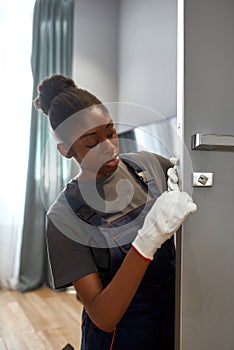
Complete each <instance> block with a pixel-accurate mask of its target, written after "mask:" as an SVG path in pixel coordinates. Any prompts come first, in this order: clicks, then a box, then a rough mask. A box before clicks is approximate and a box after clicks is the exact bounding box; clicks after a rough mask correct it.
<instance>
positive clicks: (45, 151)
mask: <svg viewBox="0 0 234 350" xmlns="http://www.w3.org/2000/svg"><path fill="white" fill-rule="evenodd" d="M73 13H74V0H37V1H36V2H35V6H34V16H33V42H32V54H31V66H32V73H33V99H34V98H35V97H36V95H37V85H38V84H39V82H40V81H41V80H42V79H43V78H44V77H46V76H49V75H51V74H54V73H59V74H63V75H65V76H71V74H72V54H73V52H72V51H73ZM69 175H70V163H68V162H67V161H65V160H64V159H62V157H61V156H60V155H59V154H58V152H57V149H56V144H55V141H54V140H53V138H52V135H51V130H50V127H49V121H48V118H46V117H45V116H44V115H42V113H41V112H40V111H37V110H35V109H34V107H33V106H32V111H31V129H30V146H29V161H28V174H27V186H26V188H27V190H26V198H25V209H24V225H23V240H22V247H21V259H20V274H19V283H18V287H17V289H18V290H20V291H22V292H25V291H28V290H32V289H35V288H37V287H40V286H41V285H43V284H46V285H48V286H51V276H50V271H49V268H48V259H47V253H46V244H45V214H46V211H47V209H48V208H49V206H50V204H51V203H52V202H53V200H54V199H55V198H56V196H57V194H58V193H59V192H60V190H61V189H62V188H63V186H64V184H65V183H66V181H67V179H68V178H69Z"/></svg>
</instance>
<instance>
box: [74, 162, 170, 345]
mask: <svg viewBox="0 0 234 350" xmlns="http://www.w3.org/2000/svg"><path fill="white" fill-rule="evenodd" d="M121 158H122V160H124V161H125V163H126V164H127V166H129V167H130V168H131V171H132V172H134V173H135V174H138V173H140V172H141V174H143V172H142V171H143V170H144V169H142V168H139V165H137V164H135V163H134V162H132V161H131V160H129V159H128V158H127V157H126V158H124V159H123V157H121ZM137 176H138V175H137ZM141 181H143V179H142V178H141ZM143 182H144V181H143ZM144 185H145V186H146V184H145V182H144ZM147 186H148V191H149V193H150V194H151V198H152V200H151V201H149V202H148V203H147V204H146V205H145V206H144V208H143V207H140V208H137V209H135V210H133V211H132V212H130V213H129V214H128V215H125V216H123V217H121V218H119V219H117V220H115V221H114V222H108V224H107V222H106V221H105V219H103V217H100V216H99V215H98V214H97V213H95V212H94V211H92V210H91V211H90V214H87V213H89V211H88V210H87V207H86V206H84V204H83V203H81V202H76V203H75V201H74V200H70V205H71V206H72V208H73V210H74V211H75V212H76V214H77V215H78V217H82V220H83V223H84V224H85V225H87V227H86V229H87V230H88V231H89V232H90V231H92V234H94V235H97V234H100V233H101V234H103V235H104V236H105V237H107V238H106V239H107V240H108V239H109V238H108V232H110V231H111V230H113V228H114V229H115V228H116V231H114V232H116V234H114V235H113V234H111V237H110V240H112V242H111V244H110V245H109V248H108V252H109V259H110V260H109V261H110V267H109V271H108V273H106V274H105V276H103V275H102V274H100V277H101V279H102V282H103V285H104V286H106V285H107V284H108V283H109V282H110V281H111V279H112V278H113V276H114V275H115V273H116V272H117V270H118V268H119V267H120V265H121V263H122V261H123V259H124V257H125V255H126V254H127V252H128V250H129V249H130V247H131V242H132V240H133V239H134V237H135V236H136V234H137V231H138V229H139V228H141V227H142V225H143V222H144V218H145V215H146V214H147V212H148V210H149V209H150V207H151V206H152V205H153V203H154V201H155V200H156V199H157V197H158V196H159V194H160V193H159V191H158V189H157V186H156V183H155V181H154V180H153V179H151V181H150V182H149V183H147ZM68 201H69V198H68ZM84 209H85V210H84ZM82 213H85V217H84V216H83V214H82ZM126 232H127V233H126ZM123 234H124V235H125V236H124V237H125V238H126V234H128V235H129V240H128V241H129V243H127V244H122V242H121V240H122V237H123ZM113 240H114V242H115V244H113ZM125 242H126V240H125ZM91 249H92V248H91ZM96 250H97V249H96ZM96 250H95V249H94V251H96ZM106 250H107V249H102V248H100V249H99V254H100V253H101V252H102V251H103V253H104V254H106ZM94 258H95V254H94ZM96 263H97V268H99V266H98V259H97V261H96ZM174 303H175V247H174V239H173V237H172V238H171V239H170V240H168V241H166V242H165V243H164V244H163V245H162V247H161V248H160V249H158V250H157V252H156V254H155V256H154V260H153V261H152V262H151V263H150V264H149V267H148V269H147V271H146V273H145V275H144V277H143V279H142V281H141V284H140V286H139V288H138V290H137V292H136V294H135V296H134V298H133V300H132V301H131V303H130V305H129V307H128V309H127V310H126V312H125V314H124V315H123V317H122V319H121V320H120V322H119V323H118V325H117V326H116V329H115V331H114V332H112V333H107V332H104V331H102V330H100V329H99V328H98V327H97V326H96V325H95V324H94V323H93V322H92V321H91V319H90V318H89V316H88V314H87V313H86V310H85V309H84V310H83V314H82V345H81V350H173V349H174Z"/></svg>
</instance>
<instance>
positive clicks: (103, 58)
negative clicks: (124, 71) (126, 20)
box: [73, 0, 119, 102]
mask: <svg viewBox="0 0 234 350" xmlns="http://www.w3.org/2000/svg"><path fill="white" fill-rule="evenodd" d="M74 21H75V24H74V64H73V78H74V79H75V81H76V83H77V84H78V85H79V87H81V88H85V89H87V90H89V91H90V92H92V93H94V94H96V95H97V97H98V98H100V99H101V100H102V101H103V102H109V101H117V99H118V24H119V1H116V0H76V2H75V16H74Z"/></svg>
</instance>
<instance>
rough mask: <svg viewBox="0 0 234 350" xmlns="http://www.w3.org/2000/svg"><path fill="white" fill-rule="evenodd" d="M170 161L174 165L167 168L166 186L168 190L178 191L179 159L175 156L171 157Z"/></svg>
mask: <svg viewBox="0 0 234 350" xmlns="http://www.w3.org/2000/svg"><path fill="white" fill-rule="evenodd" d="M170 162H171V163H172V164H173V165H174V166H173V167H172V168H169V169H168V170H167V176H168V179H167V188H168V191H169V192H170V191H179V190H180V189H179V185H178V183H179V175H178V169H177V165H178V164H179V160H178V159H177V158H171V159H170Z"/></svg>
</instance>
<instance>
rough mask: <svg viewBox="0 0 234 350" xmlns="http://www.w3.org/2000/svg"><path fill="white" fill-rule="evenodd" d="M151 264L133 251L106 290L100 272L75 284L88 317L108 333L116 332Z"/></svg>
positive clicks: (129, 253) (132, 249)
mask: <svg viewBox="0 0 234 350" xmlns="http://www.w3.org/2000/svg"><path fill="white" fill-rule="evenodd" d="M149 262H150V261H147V260H145V259H143V258H142V257H141V256H140V255H139V254H138V253H137V252H136V251H135V249H134V248H131V249H130V251H129V252H128V254H127V255H126V257H125V259H124V261H123V263H122V265H121V266H120V268H119V270H118V271H117V273H116V274H115V276H114V277H113V279H112V281H111V282H110V283H109V284H108V286H107V287H106V288H103V285H102V282H101V280H100V278H99V276H98V273H92V274H90V275H87V276H85V277H82V278H81V279H79V280H78V281H75V282H73V285H74V287H75V289H76V291H77V293H78V295H79V298H80V300H81V302H82V303H83V304H84V306H85V309H86V311H87V313H88V314H89V317H90V318H91V319H92V321H93V322H94V323H95V324H96V325H97V326H98V327H99V328H101V329H102V330H104V331H106V332H111V331H113V330H114V328H115V326H116V325H117V323H118V322H119V321H120V319H121V318H122V316H123V314H124V312H125V311H126V309H127V307H128V305H129V304H130V302H131V300H132V298H133V296H134V294H135V293H136V290H137V288H138V286H139V284H140V282H141V280H142V278H143V276H144V273H145V271H146V269H147V267H148V265H149Z"/></svg>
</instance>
